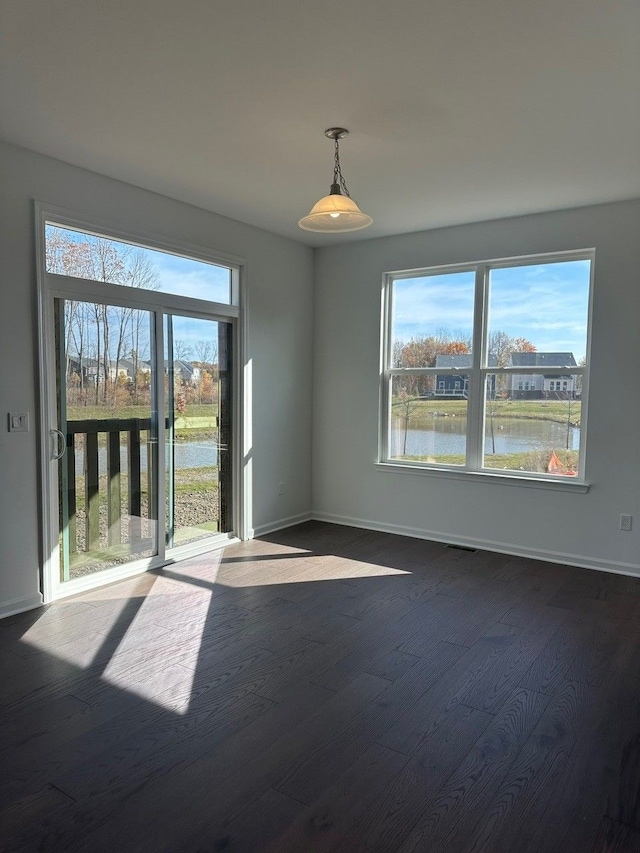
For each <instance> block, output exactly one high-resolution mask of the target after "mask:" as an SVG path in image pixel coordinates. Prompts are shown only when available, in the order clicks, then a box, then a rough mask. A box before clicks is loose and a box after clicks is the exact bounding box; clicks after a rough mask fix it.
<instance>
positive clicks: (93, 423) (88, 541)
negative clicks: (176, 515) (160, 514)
mask: <svg viewBox="0 0 640 853" xmlns="http://www.w3.org/2000/svg"><path fill="white" fill-rule="evenodd" d="M144 432H146V433H147V494H148V495H149V508H148V513H149V518H155V517H156V515H157V513H156V510H155V506H154V504H155V500H154V499H153V496H154V495H155V493H156V491H155V483H154V476H155V470H156V465H155V457H156V453H157V446H158V444H157V439H156V437H155V436H153V435H152V432H151V418H105V419H102V420H85V421H67V452H66V454H65V460H66V468H67V470H66V474H67V511H68V526H69V550H70V551H72V552H75V551H77V547H78V546H77V538H76V510H77V495H76V453H75V451H76V436H77V435H82V436H84V502H85V525H86V531H85V539H84V543H85V544H84V549H85V550H86V551H93V550H97V549H99V548H100V473H99V442H98V436H99V435H100V434H101V433H104V434H105V435H106V451H107V471H106V473H107V493H106V503H107V529H108V534H107V541H108V544H109V545H119V544H120V542H121V541H122V518H121V516H122V477H121V461H120V447H121V443H122V434H123V433H125V434H126V447H127V454H126V457H127V463H126V466H127V511H128V514H129V516H130V518H131V520H132V523H134V524H136V525H139V521H138V520H139V519H140V517H141V511H142V477H141V464H140V446H141V434H142V433H144ZM130 533H131V534H134V531H133V530H132V531H130Z"/></svg>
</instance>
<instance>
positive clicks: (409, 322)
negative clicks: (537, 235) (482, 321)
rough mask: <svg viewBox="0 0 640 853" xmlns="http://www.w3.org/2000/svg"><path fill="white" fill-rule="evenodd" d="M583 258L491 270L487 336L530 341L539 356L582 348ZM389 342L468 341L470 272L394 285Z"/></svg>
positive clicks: (585, 295)
mask: <svg viewBox="0 0 640 853" xmlns="http://www.w3.org/2000/svg"><path fill="white" fill-rule="evenodd" d="M589 267H590V262H589V261H587V260H579V261H562V262H559V263H548V264H535V265H531V266H521V267H509V268H503V269H495V270H492V271H491V278H490V296H489V332H495V331H502V332H506V333H507V334H508V335H510V336H511V337H524V338H527V340H530V341H531V342H532V343H533V344H534V345H535V347H536V349H537V350H538V352H572V353H573V354H574V356H575V358H576V360H579V359H581V358H583V357H584V355H585V350H586V334H587V316H588V302H589ZM394 290H395V299H394V303H395V305H394V308H395V311H394V338H395V339H399V340H404V341H406V340H409V339H410V338H412V337H420V336H425V337H428V336H430V335H435V334H437V332H438V331H439V330H448V331H449V332H450V333H451V334H452V337H454V338H457V337H462V338H469V337H471V329H472V325H473V301H474V273H473V272H460V273H448V274H442V275H435V276H423V277H420V278H412V279H399V280H397V281H396V282H395V283H394Z"/></svg>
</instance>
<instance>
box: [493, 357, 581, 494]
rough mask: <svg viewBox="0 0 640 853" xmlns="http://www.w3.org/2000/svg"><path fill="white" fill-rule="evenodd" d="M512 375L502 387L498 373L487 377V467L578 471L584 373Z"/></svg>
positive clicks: (541, 471) (572, 473)
mask: <svg viewBox="0 0 640 853" xmlns="http://www.w3.org/2000/svg"><path fill="white" fill-rule="evenodd" d="M507 380H508V382H507V386H506V390H500V387H499V385H498V383H496V382H495V378H494V377H492V376H487V379H486V388H485V403H484V412H485V429H484V467H485V468H500V469H507V470H511V471H527V472H530V473H535V474H554V475H556V476H563V477H566V476H576V475H577V473H578V470H579V447H580V416H581V409H582V402H581V389H582V382H581V380H582V377H581V376H580V375H575V374H574V375H569V374H568V375H567V376H561V377H556V376H554V377H553V378H550V377H549V376H545V375H544V374H543V373H535V374H529V375H528V376H526V377H523V376H517V375H515V376H508V377H507ZM565 384H566V388H563V387H562V386H563V385H565ZM558 386H560V387H558Z"/></svg>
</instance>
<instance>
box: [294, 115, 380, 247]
mask: <svg viewBox="0 0 640 853" xmlns="http://www.w3.org/2000/svg"><path fill="white" fill-rule="evenodd" d="M324 133H325V136H327V137H329V139H333V140H334V143H335V154H334V167H333V183H332V184H331V190H330V192H329V195H326V196H324V198H321V199H320V201H318V202H316V203H315V204H314V206H313V207H312V208H311V211H310V212H309V214H308V215H307V216H304V217H303V218H302V219H301V220H300V221H299V222H298V225H299V226H300V228H304V230H305V231H320V232H324V233H338V232H340V231H359V230H360V229H361V228H367V227H368V226H369V225H371V223H372V222H373V219H371V217H370V216H367V214H366V213H363V212H362V211H361V210H360V208H359V207H358V205H357V204H356V203H355V201H354V200H353V199H352V198H351V196H350V195H349V190H348V189H347V185H346V183H345V180H344V178H343V177H342V169H341V166H340V150H339V147H338V140H339V139H343V138H344V137H345V136H346V135H347V134H348V133H349V131H348V130H345V129H344V128H343V127H330V128H329V129H328V130H325V132H324Z"/></svg>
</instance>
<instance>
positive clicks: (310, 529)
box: [0, 522, 640, 853]
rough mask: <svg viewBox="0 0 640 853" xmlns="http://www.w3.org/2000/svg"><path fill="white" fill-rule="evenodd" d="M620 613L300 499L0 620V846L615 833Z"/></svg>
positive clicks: (626, 618)
mask: <svg viewBox="0 0 640 853" xmlns="http://www.w3.org/2000/svg"><path fill="white" fill-rule="evenodd" d="M639 617H640V579H637V578H628V577H622V576H619V575H612V574H604V573H598V572H593V571H589V570H586V569H578V568H571V567H567V566H563V565H555V564H551V563H543V562H536V561H534V560H528V559H522V558H516V557H509V556H504V555H499V554H492V553H488V552H483V551H477V552H473V551H467V550H459V549H454V548H446V547H445V546H443V545H440V544H436V543H431V542H423V541H418V540H414V539H408V538H403V537H398V536H391V535H388V534H382V533H374V532H368V531H363V530H356V529H353V528H347V527H338V526H334V525H329V524H322V523H317V522H311V523H308V524H304V525H300V526H298V527H295V528H290V529H288V530H285V531H282V532H280V533H277V534H273V535H271V536H268V537H265V538H262V539H259V540H255V541H253V542H249V543H244V544H242V545H239V546H235V547H230V548H227V549H225V550H224V551H222V552H219V553H217V554H211V555H208V556H206V557H199V558H197V559H192V560H190V561H188V562H185V563H181V564H180V565H177V566H173V567H171V568H168V569H166V570H164V571H162V572H158V573H155V574H147V575H144V576H142V577H138V578H135V579H133V580H129V581H125V582H122V583H119V584H115V585H112V586H109V587H106V588H103V589H101V590H98V591H94V592H92V593H86V594H83V595H81V596H78V597H75V598H73V599H67V600H65V601H62V602H60V603H58V604H55V605H52V606H51V607H49V608H46V609H42V610H38V611H32V612H30V613H26V614H22V615H20V616H16V617H13V618H11V619H8V620H5V621H4V622H1V623H0V685H1V687H0V769H1V773H0V849H1V850H2V851H14V850H15V851H32V850H33V851H35V850H38V851H45V850H51V851H66V850H69V851H118V853H120V851H154V853H156V851H210V853H213V852H214V851H229V852H230V851H261V853H288V851H299V853H319V852H320V851H323V853H330V851H332V853H338V851H349V853H360V852H361V851H393V853H410V851H429V853H439V851H446V852H447V853H481V851H482V853H533V852H534V851H535V853H552V851H553V853H574V851H575V853H622V851H637V852H638V853H640V618H639Z"/></svg>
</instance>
